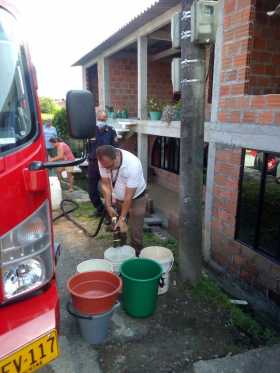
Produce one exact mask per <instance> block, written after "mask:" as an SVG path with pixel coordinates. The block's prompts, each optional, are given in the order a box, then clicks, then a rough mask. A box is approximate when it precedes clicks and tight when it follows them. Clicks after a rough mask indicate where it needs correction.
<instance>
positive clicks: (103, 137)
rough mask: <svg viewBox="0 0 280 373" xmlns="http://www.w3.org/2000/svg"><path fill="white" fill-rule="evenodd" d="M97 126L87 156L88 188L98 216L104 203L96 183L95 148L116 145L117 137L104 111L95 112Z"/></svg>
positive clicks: (98, 179) (97, 176) (98, 175)
mask: <svg viewBox="0 0 280 373" xmlns="http://www.w3.org/2000/svg"><path fill="white" fill-rule="evenodd" d="M96 124H97V126H96V135H95V138H92V139H90V141H89V156H88V190H89V197H90V200H91V203H92V204H93V206H94V207H95V209H96V210H95V212H94V213H93V214H92V216H93V217H99V216H101V215H102V214H103V212H104V204H103V202H102V200H101V198H100V192H99V189H98V184H99V181H100V173H99V168H98V161H97V158H96V149H97V148H98V147H99V146H102V145H112V146H114V147H118V137H117V133H116V131H115V129H114V128H113V127H111V126H109V125H108V124H107V114H106V112H105V111H103V110H102V111H99V112H98V113H97V123H96Z"/></svg>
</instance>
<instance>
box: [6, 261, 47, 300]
mask: <svg viewBox="0 0 280 373" xmlns="http://www.w3.org/2000/svg"><path fill="white" fill-rule="evenodd" d="M44 280H45V266H44V263H42V261H41V260H40V259H28V260H24V261H22V262H20V263H19V264H17V265H14V266H12V267H10V268H7V269H6V271H5V272H4V291H5V293H6V295H7V297H11V296H13V295H16V294H18V293H21V292H22V291H24V290H27V289H28V290H30V289H32V288H33V287H37V286H38V285H39V284H42V283H44Z"/></svg>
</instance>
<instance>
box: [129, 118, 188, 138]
mask: <svg viewBox="0 0 280 373" xmlns="http://www.w3.org/2000/svg"><path fill="white" fill-rule="evenodd" d="M180 128H181V122H179V121H176V122H175V121H174V122H171V123H170V124H168V123H166V122H162V121H159V120H157V121H152V120H140V121H137V127H136V132H137V133H141V134H143V135H154V136H165V137H175V138H177V139H179V138H180V136H181V135H180Z"/></svg>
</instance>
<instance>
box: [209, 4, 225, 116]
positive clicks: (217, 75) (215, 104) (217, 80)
mask: <svg viewBox="0 0 280 373" xmlns="http://www.w3.org/2000/svg"><path fill="white" fill-rule="evenodd" d="M223 22H224V1H223V0H222V1H220V7H219V15H218V27H217V33H216V42H215V61H214V74H213V93H212V105H211V122H217V121H218V116H219V104H220V87H221V71H222V53H223V35H224V26H223Z"/></svg>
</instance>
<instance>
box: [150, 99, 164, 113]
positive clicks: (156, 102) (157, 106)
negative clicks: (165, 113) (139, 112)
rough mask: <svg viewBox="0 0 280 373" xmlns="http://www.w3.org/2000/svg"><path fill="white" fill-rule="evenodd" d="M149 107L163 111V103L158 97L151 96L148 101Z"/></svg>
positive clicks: (151, 109)
mask: <svg viewBox="0 0 280 373" xmlns="http://www.w3.org/2000/svg"><path fill="white" fill-rule="evenodd" d="M147 109H148V111H149V112H151V111H162V109H163V103H162V102H161V101H160V100H158V99H157V98H156V97H150V98H149V99H148V102H147Z"/></svg>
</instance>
